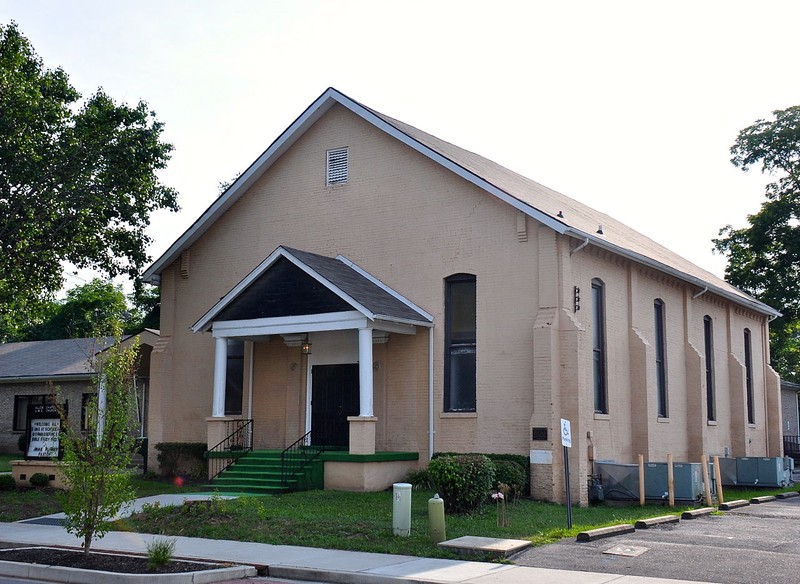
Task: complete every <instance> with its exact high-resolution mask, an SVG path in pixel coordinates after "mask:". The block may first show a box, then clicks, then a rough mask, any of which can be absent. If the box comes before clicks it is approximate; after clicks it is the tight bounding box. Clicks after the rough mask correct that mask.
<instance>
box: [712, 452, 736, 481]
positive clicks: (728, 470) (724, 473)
mask: <svg viewBox="0 0 800 584" xmlns="http://www.w3.org/2000/svg"><path fill="white" fill-rule="evenodd" d="M718 460H719V475H720V479H721V480H722V485H723V486H725V487H735V486H736V485H738V484H739V475H738V474H737V471H736V459H735V458H720V459H718ZM711 476H714V475H713V474H712V475H711Z"/></svg>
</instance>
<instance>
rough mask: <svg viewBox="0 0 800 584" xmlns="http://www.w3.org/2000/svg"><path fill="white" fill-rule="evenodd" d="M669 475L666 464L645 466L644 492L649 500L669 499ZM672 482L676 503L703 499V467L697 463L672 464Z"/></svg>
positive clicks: (649, 463) (648, 464) (653, 463)
mask: <svg viewBox="0 0 800 584" xmlns="http://www.w3.org/2000/svg"><path fill="white" fill-rule="evenodd" d="M668 479H669V475H668V469H667V463H666V462H648V463H647V464H645V465H644V492H645V497H646V498H647V499H667V497H668V496H669V480H668ZM672 480H673V485H674V488H675V500H676V501H697V500H699V499H702V498H703V494H704V492H705V486H704V483H703V467H702V466H701V465H700V463H697V462H674V463H672Z"/></svg>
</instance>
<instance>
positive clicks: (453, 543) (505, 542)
mask: <svg viewBox="0 0 800 584" xmlns="http://www.w3.org/2000/svg"><path fill="white" fill-rule="evenodd" d="M438 545H439V547H440V548H444V549H449V550H452V551H454V552H456V553H459V554H463V555H471V554H472V555H474V554H480V553H483V554H488V555H491V556H494V557H498V558H507V557H508V556H510V555H513V554H515V553H517V552H520V551H522V550H524V549H525V548H528V547H530V546H531V542H529V541H527V540H524V539H499V538H496V537H476V536H473V535H465V536H464V537H457V538H456V539H449V540H447V541H443V542H441V543H439V544H438Z"/></svg>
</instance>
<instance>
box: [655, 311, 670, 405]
mask: <svg viewBox="0 0 800 584" xmlns="http://www.w3.org/2000/svg"><path fill="white" fill-rule="evenodd" d="M653 315H654V317H655V325H656V391H657V392H658V417H659V418H667V417H669V410H668V409H667V355H666V352H667V349H666V344H667V341H666V335H665V333H664V329H665V327H666V323H665V320H664V302H663V301H662V300H656V301H655V302H653Z"/></svg>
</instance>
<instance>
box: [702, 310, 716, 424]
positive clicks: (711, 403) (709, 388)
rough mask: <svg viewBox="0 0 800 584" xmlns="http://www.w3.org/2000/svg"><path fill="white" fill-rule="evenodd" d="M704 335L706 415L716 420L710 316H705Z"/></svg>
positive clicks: (712, 335) (712, 327) (712, 340)
mask: <svg viewBox="0 0 800 584" xmlns="http://www.w3.org/2000/svg"><path fill="white" fill-rule="evenodd" d="M703 337H704V340H705V358H706V416H707V417H708V419H709V420H710V421H714V420H716V419H717V411H716V410H717V408H716V399H715V395H714V325H713V322H712V320H711V317H710V316H706V317H705V318H703Z"/></svg>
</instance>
